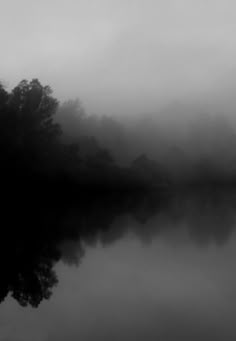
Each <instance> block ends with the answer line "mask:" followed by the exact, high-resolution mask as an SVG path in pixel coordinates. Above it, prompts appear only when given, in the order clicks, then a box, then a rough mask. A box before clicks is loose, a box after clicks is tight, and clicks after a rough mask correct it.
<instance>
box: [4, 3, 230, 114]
mask: <svg viewBox="0 0 236 341" xmlns="http://www.w3.org/2000/svg"><path fill="white" fill-rule="evenodd" d="M235 10H236V5H235V2H234V1H233V0H228V1H220V0H207V1H206V0H198V1H194V0H191V1H189V0H179V1H177V0H172V1H170V0H169V1H166V0H165V1H162V0H160V1H154V0H147V1H144V0H143V1H142V0H136V1H133V0H126V1H124V0H119V1H117V0H109V1H108V0H100V1H96V0H92V1H89V2H88V1H84V0H82V1H73V0H69V1H68V0H67V1H65V0H61V1H59V2H58V1H54V0H50V1H46V0H42V1H40V3H36V2H32V1H30V0H21V1H14V0H10V1H7V2H6V1H5V2H3V3H2V6H1V13H0V39H1V50H2V56H1V66H0V68H1V69H0V71H1V80H2V81H4V82H5V83H6V84H7V85H8V87H9V88H11V87H13V86H14V85H15V84H16V83H18V82H19V81H20V80H21V79H24V78H27V79H31V78H35V77H37V78H39V79H40V80H41V81H42V82H44V83H46V84H50V85H51V86H52V87H53V89H54V91H55V95H56V96H57V97H58V98H59V99H61V100H65V99H67V98H69V97H72V98H74V97H80V98H81V99H82V100H83V102H84V105H85V107H86V109H87V110H88V112H89V113H96V114H97V113H98V114H107V115H114V114H121V113H122V114H123V115H126V114H128V113H129V114H130V113H132V114H135V113H139V114H140V113H147V112H153V111H154V112H156V111H157V110H159V109H160V108H162V107H163V106H166V105H169V104H170V103H172V102H173V101H181V102H185V101H186V100H188V101H189V99H193V101H196V100H197V101H200V103H204V106H205V105H206V107H209V105H210V106H213V107H218V105H219V103H221V105H222V106H223V108H224V111H228V108H229V107H228V101H227V102H226V103H225V92H226V88H231V85H232V89H233V88H234V84H232V82H233V83H234V78H235V66H236V62H235V60H236V59H235V55H236V48H235V46H236V45H235V43H236V38H235V35H234V32H235V26H236V24H235V17H234V13H235ZM232 91H233V90H231V93H232ZM227 92H228V91H227ZM206 98H207V102H210V103H206ZM231 99H232V101H233V103H234V104H235V100H234V97H233V98H231ZM216 103H217V104H216ZM201 105H203V104H201ZM230 105H232V104H230ZM230 108H231V107H230Z"/></svg>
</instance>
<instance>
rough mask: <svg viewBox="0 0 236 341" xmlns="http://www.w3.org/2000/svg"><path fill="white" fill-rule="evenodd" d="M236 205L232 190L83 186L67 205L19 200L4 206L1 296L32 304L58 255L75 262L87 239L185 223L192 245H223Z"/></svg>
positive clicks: (106, 240)
mask: <svg viewBox="0 0 236 341" xmlns="http://www.w3.org/2000/svg"><path fill="white" fill-rule="evenodd" d="M7 207H8V208H9V207H10V209H7ZM235 209H236V194H235V193H234V192H229V191H225V192H224V191H214V192H212V191H208V192H207V191H206V192H204V193H203V192H202V191H201V192H196V191H195V192H194V193H190V192H188V193H175V194H174V193H172V194H170V193H169V194H168V195H167V194H165V195H164V194H163V195H160V194H157V193H151V194H150V193H149V194H135V195H126V196H124V195H119V194H113V195H108V194H103V195H101V194H100V195H89V194H87V195H84V194H83V195H81V198H77V200H76V201H73V203H71V202H70V203H68V204H67V205H62V204H61V203H60V202H59V201H58V202H54V203H51V202H49V201H44V202H43V203H41V202H39V201H38V202H35V201H32V200H29V201H28V202H27V203H26V202H24V203H21V202H19V201H16V202H15V203H14V204H13V203H11V206H10V205H6V206H5V207H2V222H4V224H5V225H4V224H3V223H2V229H1V248H0V253H1V254H0V262H1V264H0V266H1V267H0V268H1V283H0V300H1V301H3V300H4V298H5V297H6V296H7V295H8V294H10V295H11V296H12V297H13V298H15V299H16V300H17V301H18V302H19V304H20V305H22V306H26V305H31V306H33V307H37V306H38V305H39V304H40V302H41V301H42V300H44V299H49V297H50V296H51V294H52V291H53V288H54V286H55V285H56V284H57V276H56V273H55V272H54V265H55V264H56V263H57V262H58V261H59V260H63V261H65V262H66V263H67V264H80V263H81V262H82V261H83V256H84V254H85V252H86V245H90V246H95V245H96V244H97V243H98V242H100V243H101V244H102V245H111V244H112V243H114V242H115V241H117V240H119V239H121V238H123V237H124V236H125V235H126V234H128V233H132V234H134V235H135V236H136V237H137V238H139V239H140V240H141V241H143V242H144V243H146V242H147V241H151V240H152V239H153V238H158V236H159V235H162V234H167V235H172V236H176V238H177V236H178V231H181V230H182V229H184V230H185V231H186V232H187V235H188V237H189V238H190V240H192V241H193V242H194V243H196V245H199V246H207V245H208V244H209V243H216V244H218V245H222V244H223V243H226V242H227V240H228V239H229V237H230V235H231V233H232V230H233V229H234V227H235ZM174 238H175V237H174ZM72 244H73V245H74V247H72Z"/></svg>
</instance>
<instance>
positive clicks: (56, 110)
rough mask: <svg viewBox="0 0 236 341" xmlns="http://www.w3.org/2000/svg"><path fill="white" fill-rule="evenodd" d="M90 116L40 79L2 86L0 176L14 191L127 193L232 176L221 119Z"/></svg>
mask: <svg viewBox="0 0 236 341" xmlns="http://www.w3.org/2000/svg"><path fill="white" fill-rule="evenodd" d="M157 116H158V115H156V116H155V115H153V116H150V115H143V116H142V117H135V118H127V119H126V120H123V121H122V119H120V120H119V119H117V118H113V117H108V116H98V115H89V114H87V113H86V111H85V110H84V108H83V106H82V104H81V102H80V101H79V100H77V99H76V100H69V101H66V102H64V103H59V101H58V100H57V99H56V98H54V97H53V93H52V90H51V88H50V87H49V86H43V85H42V84H41V83H40V82H39V80H37V79H33V80H32V81H27V80H22V81H21V82H20V83H19V84H18V85H17V86H16V87H15V88H14V89H13V90H11V91H7V90H6V88H4V86H3V85H0V129H1V132H0V139H1V143H0V148H1V178H2V180H3V183H4V186H5V187H6V188H8V191H9V189H12V190H16V189H19V190H21V191H22V190H24V191H25V190H26V189H27V190H29V191H34V192H35V191H36V190H37V191H39V192H40V191H41V192H43V191H44V192H45V190H47V191H49V192H50V191H51V194H53V195H56V196H57V195H58V194H59V193H62V192H63V193H66V192H68V193H69V192H70V196H71V195H72V193H76V191H77V189H78V188H79V189H80V190H86V191H88V190H89V191H95V190H99V191H111V190H116V191H118V190H119V191H131V190H132V191H133V190H150V189H155V190H157V189H159V190H160V189H166V188H170V187H171V186H179V185H180V186H186V185H187V186H189V185H195V184H197V185H199V184H203V185H204V186H205V185H209V184H213V185H216V184H217V185H219V184H220V185H222V184H223V185H226V184H227V185H228V184H230V186H232V184H234V183H235V180H236V134H235V131H234V128H233V126H232V124H230V122H229V121H228V120H227V119H226V118H225V117H223V116H217V115H209V114H204V115H202V114H201V115H195V116H193V115H187V113H178V114H176V116H173V115H172V118H171V119H168V118H167V117H169V116H168V113H166V118H165V115H164V116H162V118H161V119H160V118H159V119H158V117H157Z"/></svg>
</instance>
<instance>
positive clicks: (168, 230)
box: [0, 193, 236, 341]
mask: <svg viewBox="0 0 236 341" xmlns="http://www.w3.org/2000/svg"><path fill="white" fill-rule="evenodd" d="M155 200H156V199H155V198H152V199H151V200H149V199H148V198H143V199H142V200H140V201H138V202H136V203H135V204H134V205H133V206H132V205H129V204H126V205H125V208H124V207H123V206H122V205H121V204H120V201H119V202H117V201H115V202H114V205H112V204H111V201H112V200H110V201H109V202H110V204H109V205H110V206H109V205H107V203H106V202H105V203H104V202H100V203H98V201H97V202H96V204H94V205H89V209H88V210H87V211H86V210H85V209H83V210H80V212H79V214H78V211H77V210H76V208H73V209H72V210H71V211H69V212H68V214H67V215H66V217H65V218H64V223H63V224H64V225H63V228H64V229H66V231H67V232H66V234H64V233H62V231H64V230H63V228H62V227H60V228H59V230H60V233H59V231H58V234H60V237H58V236H56V232H55V231H54V236H53V238H51V237H48V236H47V238H46V240H47V242H45V241H43V242H42V243H39V242H38V241H36V240H32V239H30V241H31V246H32V247H30V248H29V250H28V249H27V248H28V244H29V240H27V244H25V245H24V252H25V250H27V257H28V259H30V258H29V257H30V255H31V253H32V255H33V256H32V259H37V261H35V262H34V265H33V266H31V267H30V268H27V266H26V268H27V269H25V265H21V262H20V261H19V264H18V263H17V262H18V261H17V258H16V254H15V253H14V257H12V259H11V263H9V264H8V268H7V269H8V270H4V271H3V273H2V277H1V278H2V283H3V284H2V288H1V291H2V292H3V291H4V290H5V288H6V287H7V288H8V290H5V291H4V292H5V296H4V295H3V294H1V295H2V303H1V305H0V340H1V341H28V340H35V341H38V340H39V341H62V340H63V341H64V340H72V341H75V340H76V341H77V340H82V341H83V340H86V341H87V340H91V341H93V340H94V341H95V340H127V341H128V340H131V341H132V340H137V341H139V340H147V341H149V340H153V341H154V340H155V341H156V340H159V341H174V340H183V341H185V340H186V341H187V340H188V341H195V340H210V341H211V340H217V341H218V340H222V341H223V340H236V271H235V270H236V230H235V227H236V196H235V195H234V194H232V193H230V194H229V193H224V194H222V193H221V194H218V193H217V194H215V193H214V194H213V195H208V194H207V195H206V194H204V195H202V194H201V195H181V196H176V197H175V198H174V199H171V200H167V202H165V203H164V204H163V203H161V204H160V202H158V203H157V201H155ZM114 207H120V209H119V210H118V212H117V211H116V209H114ZM85 211H86V213H84V212H85ZM75 212H77V213H75ZM81 212H83V213H81ZM59 219H60V221H61V219H62V218H61V217H60V218H59ZM68 230H70V231H71V232H70V233H69V234H68ZM88 231H89V232H88ZM31 238H32V237H31ZM34 242H35V244H36V246H37V247H36V249H37V252H36V251H35V245H34ZM16 244H17V243H16ZM38 245H40V247H39V246H38ZM42 245H43V246H42ZM16 247H17V246H16V245H14V248H15V249H16ZM46 249H47V250H50V251H47V252H46V251H45V250H46ZM55 250H57V251H58V255H57V256H55V255H54V251H55ZM9 252H10V250H9ZM14 252H15V251H14ZM19 254H21V253H19ZM35 255H37V257H36V256H35ZM19 257H21V256H19ZM24 257H25V256H24ZM24 257H23V258H22V261H23V260H24ZM5 262H8V260H7V254H6V259H5ZM29 262H30V260H29ZM37 262H38V263H37ZM40 262H41V263H40ZM2 263H3V261H2ZM16 263H17V264H18V265H17V266H16V265H15V264H16ZM39 263H40V264H41V265H40V269H42V268H43V269H45V268H47V271H45V272H43V271H42V270H40V271H41V272H40V275H39V270H38V269H39ZM45 264H46V265H45ZM9 267H11V269H12V268H14V271H12V270H11V271H10V270H9ZM3 268H4V266H3ZM31 272H34V273H37V274H38V275H37V276H38V277H40V276H41V277H40V278H41V279H40V281H41V282H40V283H41V286H39V287H38V286H37V285H38V284H37V285H36V284H35V278H34V277H31V276H32V273H31ZM37 276H36V277H37ZM53 276H54V277H53ZM38 277H37V278H38ZM48 278H50V280H49V281H48V282H47V280H46V279H48ZM52 278H53V279H55V278H56V279H57V283H56V281H54V280H52ZM16 279H17V280H16ZM50 281H51V282H50ZM49 282H50V283H49ZM22 283H23V284H22ZM47 285H48V288H49V287H50V292H51V295H47V294H45V297H43V295H42V293H41V292H40V290H46V291H47V288H45V286H47ZM14 292H15V294H14ZM16 292H17V293H16ZM12 295H13V296H14V297H12ZM17 295H18V296H17ZM40 295H41V296H40ZM39 296H40V298H38V297H39ZM49 296H50V297H49ZM32 297H33V299H32ZM35 297H36V298H35ZM34 299H35V300H36V301H37V304H34ZM32 304H33V305H35V306H34V307H32ZM22 305H23V306H22ZM36 305H37V307H36Z"/></svg>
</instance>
